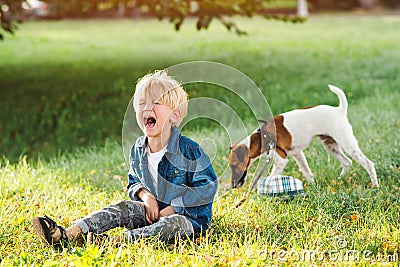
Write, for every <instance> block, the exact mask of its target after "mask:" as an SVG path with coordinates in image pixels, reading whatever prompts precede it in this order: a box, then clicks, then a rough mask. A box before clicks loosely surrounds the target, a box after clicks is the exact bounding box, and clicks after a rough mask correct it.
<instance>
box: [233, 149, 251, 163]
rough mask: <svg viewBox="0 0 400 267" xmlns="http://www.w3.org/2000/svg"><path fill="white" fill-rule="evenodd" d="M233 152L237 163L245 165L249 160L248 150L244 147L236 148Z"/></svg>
mask: <svg viewBox="0 0 400 267" xmlns="http://www.w3.org/2000/svg"><path fill="white" fill-rule="evenodd" d="M235 152H236V153H235V154H236V158H237V159H238V161H239V162H242V163H246V164H247V162H248V160H249V149H248V148H247V147H246V146H245V145H243V146H238V147H237V148H236V149H235Z"/></svg>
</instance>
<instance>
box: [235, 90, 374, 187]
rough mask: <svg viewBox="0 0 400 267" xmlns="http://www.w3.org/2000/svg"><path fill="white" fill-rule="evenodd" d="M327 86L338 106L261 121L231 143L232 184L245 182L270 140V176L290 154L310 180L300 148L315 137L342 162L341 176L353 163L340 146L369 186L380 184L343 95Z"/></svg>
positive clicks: (281, 165) (298, 111) (277, 172)
mask: <svg viewBox="0 0 400 267" xmlns="http://www.w3.org/2000/svg"><path fill="white" fill-rule="evenodd" d="M329 89H330V90H331V91H332V92H334V93H335V94H336V95H337V96H338V97H339V101H340V104H339V106H338V107H332V106H327V105H319V106H315V107H309V108H304V109H297V110H293V111H289V112H286V113H283V114H280V115H278V116H275V117H273V118H271V119H270V120H268V121H264V124H263V125H262V126H261V127H260V128H258V129H256V130H255V131H254V132H253V133H252V134H251V135H250V136H248V137H246V138H245V139H244V140H242V141H241V142H239V143H237V144H235V145H233V146H231V154H230V157H229V166H230V167H231V170H232V187H240V186H242V185H243V184H244V182H245V179H246V174H247V170H248V168H249V166H250V164H251V163H252V161H254V160H255V159H257V158H258V157H259V156H261V155H262V154H264V153H265V152H267V151H268V150H269V149H268V145H269V144H270V142H274V143H275V151H274V154H275V155H274V164H273V168H272V171H271V176H273V175H279V174H281V173H282V171H283V169H284V168H285V166H286V164H287V163H288V158H287V157H289V156H292V157H293V158H294V159H295V161H296V163H297V165H298V166H299V167H300V170H301V172H302V173H303V174H304V176H305V178H306V180H307V182H312V183H313V182H314V177H313V174H312V172H311V170H310V167H309V166H308V163H307V159H306V157H305V156H304V153H303V150H304V149H305V148H307V147H308V145H309V144H310V142H311V139H312V138H313V137H315V136H317V137H319V138H320V139H321V141H322V144H323V145H324V147H325V149H326V151H328V152H329V153H330V154H331V155H332V156H333V157H334V158H336V159H337V160H338V161H339V162H340V164H341V165H342V172H341V173H340V176H343V175H345V174H346V173H347V171H348V170H349V168H350V166H351V164H352V162H351V160H350V159H349V158H348V157H347V156H346V155H345V154H344V153H343V151H342V148H343V150H344V151H345V152H346V153H347V154H349V155H350V156H351V157H352V158H353V159H354V160H355V161H357V162H358V163H359V164H361V165H362V166H363V167H364V168H365V170H366V171H367V172H368V174H369V176H370V177H371V186H372V187H379V184H378V180H377V177H376V171H375V167H374V164H373V163H372V162H371V161H370V160H369V159H368V158H367V157H366V156H365V155H364V154H363V153H362V151H361V150H360V148H359V146H358V142H357V139H356V138H355V137H354V134H353V129H352V127H351V125H350V123H349V120H348V118H347V106H348V103H347V99H346V96H345V94H344V93H343V91H342V90H341V89H339V88H337V87H335V86H332V85H329Z"/></svg>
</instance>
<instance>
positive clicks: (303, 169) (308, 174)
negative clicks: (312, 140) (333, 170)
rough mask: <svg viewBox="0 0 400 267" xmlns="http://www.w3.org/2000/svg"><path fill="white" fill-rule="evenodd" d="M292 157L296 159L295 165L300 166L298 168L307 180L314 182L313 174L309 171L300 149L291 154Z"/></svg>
mask: <svg viewBox="0 0 400 267" xmlns="http://www.w3.org/2000/svg"><path fill="white" fill-rule="evenodd" d="M292 157H293V158H294V160H295V161H296V163H297V165H298V166H299V167H300V170H301V172H302V173H303V174H304V176H305V177H306V180H307V182H309V183H314V182H315V181H314V176H313V174H312V172H311V169H310V167H309V166H308V163H307V159H306V156H305V155H304V153H303V151H300V152H299V153H297V154H295V155H292Z"/></svg>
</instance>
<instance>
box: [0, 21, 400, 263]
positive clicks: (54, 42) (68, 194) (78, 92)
mask: <svg viewBox="0 0 400 267" xmlns="http://www.w3.org/2000/svg"><path fill="white" fill-rule="evenodd" d="M239 24H240V26H241V27H242V28H244V29H246V30H247V31H248V32H249V36H247V37H238V36H235V35H233V34H231V33H228V32H226V30H225V29H224V28H223V27H222V26H220V25H218V24H216V23H215V24H212V25H211V28H210V29H209V31H207V32H196V31H195V30H194V29H193V28H194V25H193V23H191V22H187V23H186V24H185V25H184V27H183V29H182V32H179V33H176V32H174V31H173V30H172V26H171V25H169V24H168V23H166V22H157V21H153V20H144V21H134V22H133V21H128V20H121V21H104V20H94V21H88V22H86V21H61V22H30V23H26V24H23V25H22V27H21V29H20V30H19V31H18V32H17V35H16V36H15V37H8V38H7V39H6V41H5V42H3V43H0V97H1V106H0V131H1V133H2V139H1V142H0V152H1V153H0V154H3V155H4V156H3V159H2V160H1V161H0V219H1V222H2V223H1V224H0V261H1V263H0V265H1V266H10V265H14V266H36V265H45V266H88V265H92V266H133V265H135V266H140V265H154V266H162V265H168V266H176V265H187V266H204V265H215V266H246V265H250V266H259V265H272V264H277V265H294V264H300V265H303V266H308V265H310V264H318V265H323V264H326V265H340V266H348V265H356V264H357V263H358V264H359V265H361V266H369V265H371V264H376V265H378V264H379V262H384V261H385V260H387V261H388V260H393V257H395V259H396V260H397V261H399V257H400V255H399V243H400V240H399V236H400V232H399V229H400V224H399V222H400V217H399V216H400V215H399V214H400V210H399V207H400V205H399V204H400V199H399V198H400V193H399V178H400V174H399V168H400V160H399V152H400V151H399V130H400V120H399V115H400V110H399V108H398V103H399V101H400V90H399V84H400V78H399V77H400V75H399V74H400V65H399V64H398V62H400V50H399V49H398V44H400V36H399V35H398V34H397V33H398V32H399V30H400V19H399V18H398V17H396V16H390V15H386V16H355V15H340V16H328V15H326V16H315V17H312V18H311V19H310V20H309V21H308V22H307V23H305V24H303V25H292V24H282V23H279V22H268V21H265V20H262V19H259V18H255V19H240V20H239ZM190 60H210V61H217V62H221V63H225V64H228V65H230V66H233V67H235V68H237V69H239V70H240V71H242V72H244V73H245V74H246V75H248V76H249V77H250V78H251V79H252V80H253V81H255V82H256V84H257V85H258V86H259V87H260V88H261V89H262V91H263V93H264V95H265V96H266V97H267V99H268V102H269V103H270V105H271V109H272V111H273V113H274V114H277V113H280V112H283V111H286V110H290V109H293V108H297V107H302V106H309V105H317V104H320V103H325V104H332V105H337V103H338V100H337V98H336V96H335V95H334V94H332V93H331V92H330V91H329V90H328V89H327V86H326V85H327V84H334V85H337V86H339V87H342V88H343V89H344V90H345V92H346V94H347V97H348V101H349V104H350V106H349V119H350V122H351V123H352V125H353V128H354V133H355V135H356V137H357V139H358V140H359V143H360V147H361V149H362V150H363V152H364V153H365V154H366V155H367V156H368V157H369V158H370V159H371V160H372V161H373V162H374V163H375V166H376V170H377V174H378V178H379V181H380V183H381V188H380V189H370V188H369V186H368V185H369V183H370V181H369V177H368V175H367V173H366V172H365V170H364V169H362V168H361V167H360V166H359V165H358V164H357V163H354V164H353V166H352V168H351V170H350V173H349V174H348V175H347V177H346V178H343V179H337V176H338V174H339V173H340V166H339V164H338V163H337V162H336V161H335V160H334V159H333V158H331V157H329V156H328V155H327V154H326V153H325V151H324V150H323V148H322V147H321V146H320V145H319V144H318V142H313V143H312V144H311V146H310V148H308V149H307V150H306V151H305V154H306V156H307V157H308V160H309V164H310V167H311V169H312V170H313V172H314V174H315V177H316V181H317V183H316V185H314V186H310V185H308V184H307V183H305V186H306V191H307V193H308V196H307V197H305V198H298V199H294V200H293V201H289V202H285V201H282V200H279V199H270V198H263V197H260V196H257V195H256V194H254V195H253V196H252V198H251V199H249V201H247V202H246V203H245V204H243V205H242V206H241V207H240V208H238V209H234V208H233V207H232V206H233V205H234V204H235V203H237V201H238V200H240V199H241V198H242V197H243V195H244V194H245V193H246V188H243V189H235V190H232V191H229V192H219V195H218V197H217V199H216V202H215V204H214V220H213V223H212V225H211V228H210V230H209V231H208V232H207V233H206V235H205V236H204V237H202V238H200V239H198V240H196V242H183V243H179V244H176V245H175V246H166V245H163V244H159V243H153V242H149V241H147V242H146V241H141V242H139V243H135V244H128V245H126V246H124V247H122V248H114V247H113V246H111V245H105V246H103V247H101V248H99V249H98V248H96V247H94V246H89V247H85V248H75V249H73V248H71V249H69V250H65V251H62V252H60V251H55V250H52V249H46V248H43V247H42V246H41V245H40V244H39V243H38V240H37V238H36V236H35V235H34V233H33V231H32V227H31V225H30V220H31V219H32V218H33V217H34V216H37V215H43V214H49V215H51V216H52V217H54V218H57V221H58V222H59V223H60V224H63V225H65V226H68V225H69V224H70V223H72V222H73V221H74V220H75V219H77V218H80V217H82V216H84V215H86V214H87V213H89V212H92V211H95V210H97V209H99V208H101V207H104V206H105V205H107V204H109V203H112V202H114V201H117V200H120V199H122V198H126V190H125V187H126V183H127V180H126V172H127V170H126V166H125V161H124V156H123V153H122V149H121V145H120V135H121V127H122V119H123V115H124V112H125V109H126V106H127V104H128V102H129V99H130V97H131V95H132V93H133V87H134V84H135V81H136V79H137V78H138V77H140V76H142V75H143V74H145V73H146V72H148V71H149V70H154V69H160V68H165V67H168V66H171V65H173V64H176V63H181V62H185V61H190ZM189 93H190V95H191V96H192V97H195V96H200V95H205V96H212V97H216V98H219V99H221V100H223V101H225V102H226V103H228V104H229V105H237V102H235V100H230V99H229V98H228V97H227V96H226V95H224V93H223V92H215V90H214V89H213V88H211V87H206V88H204V89H202V90H201V91H199V90H194V89H192V91H189ZM235 108H237V110H238V111H239V112H240V111H241V107H235ZM243 110H245V109H244V108H243ZM185 133H186V134H187V135H188V136H189V137H192V138H194V139H196V140H198V141H201V140H202V139H204V138H206V137H212V139H213V141H214V143H215V145H216V148H217V156H216V158H215V160H214V161H213V166H214V168H215V170H216V172H217V174H218V175H219V176H221V175H222V174H223V173H224V171H225V169H226V167H227V157H228V154H229V148H228V147H227V146H226V140H225V139H226V135H225V134H224V132H223V130H222V129H220V128H207V127H192V128H188V129H186V130H185ZM21 154H26V156H21V157H19V155H21ZM254 169H255V168H254V167H253V168H252V169H251V172H250V174H249V177H253V176H254ZM285 173H286V174H289V175H292V176H294V177H299V178H301V179H303V177H302V174H301V173H300V172H299V170H298V168H297V166H296V165H295V163H294V162H293V161H290V163H289V165H288V167H287V169H286V172H285ZM119 231H120V230H115V231H113V232H112V234H118V233H119ZM355 252H357V253H358V254H354V253H355ZM349 253H350V256H351V255H356V256H357V255H358V256H359V257H358V258H356V259H351V258H350V259H349V257H348V256H349V255H348V254H349ZM352 253H353V254H352ZM288 255H290V257H288ZM322 255H325V257H324V258H321V257H322ZM392 255H394V256H393V257H392ZM384 256H386V258H385V257H384ZM279 257H281V258H283V259H285V260H286V261H280V260H279ZM310 257H311V259H310ZM312 257H314V258H312ZM299 259H301V260H299ZM391 264H394V263H393V262H392V263H391Z"/></svg>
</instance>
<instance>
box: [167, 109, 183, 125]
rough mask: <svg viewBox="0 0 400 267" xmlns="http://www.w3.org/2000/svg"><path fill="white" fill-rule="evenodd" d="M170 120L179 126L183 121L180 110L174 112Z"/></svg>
mask: <svg viewBox="0 0 400 267" xmlns="http://www.w3.org/2000/svg"><path fill="white" fill-rule="evenodd" d="M170 120H171V122H172V123H173V124H178V123H179V122H180V120H181V111H180V110H179V109H175V110H174V111H172V114H171V118H170Z"/></svg>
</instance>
